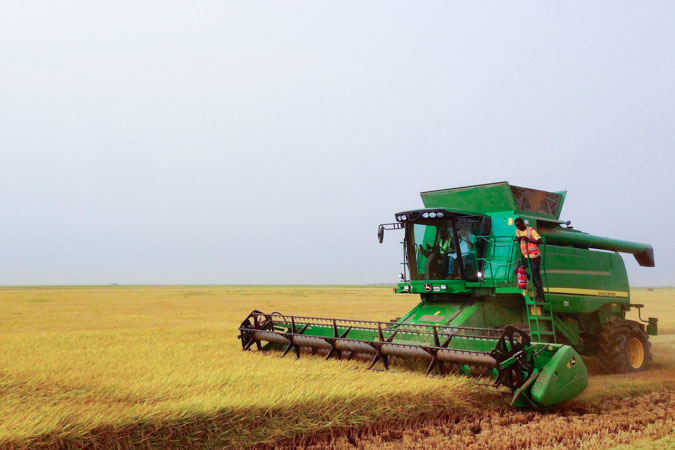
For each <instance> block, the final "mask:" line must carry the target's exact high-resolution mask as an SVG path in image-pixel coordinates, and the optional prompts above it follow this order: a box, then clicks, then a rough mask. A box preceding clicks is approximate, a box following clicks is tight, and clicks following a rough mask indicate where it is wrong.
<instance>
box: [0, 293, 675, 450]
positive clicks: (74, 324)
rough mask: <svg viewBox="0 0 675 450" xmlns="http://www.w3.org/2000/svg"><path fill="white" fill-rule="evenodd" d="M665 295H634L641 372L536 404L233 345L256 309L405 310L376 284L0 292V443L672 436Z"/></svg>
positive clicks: (348, 313) (537, 443)
mask: <svg viewBox="0 0 675 450" xmlns="http://www.w3.org/2000/svg"><path fill="white" fill-rule="evenodd" d="M674 298H675V290H673V289H656V290H653V291H648V290H634V291H633V302H635V303H644V304H645V305H646V313H647V314H648V315H651V316H657V317H659V327H660V332H661V333H662V335H661V336H658V337H656V338H652V339H653V344H654V345H653V352H654V355H655V357H654V364H653V368H652V370H650V371H648V372H646V373H644V374H640V375H628V376H618V375H611V376H607V375H595V376H593V377H591V380H590V386H589V389H588V390H587V391H586V392H585V393H584V394H583V395H582V396H580V397H579V398H578V399H575V400H574V401H572V402H569V403H567V404H565V405H563V406H562V407H560V408H558V409H556V410H554V411H553V412H547V413H538V412H531V411H519V410H512V409H509V408H504V406H503V400H502V398H501V397H500V394H499V393H497V392H495V391H494V390H492V389H489V388H485V387H483V386H479V385H476V384H475V383H474V381H475V380H470V379H467V378H462V377H452V376H449V377H445V378H438V377H425V376H423V375H422V374H420V373H417V372H411V371H408V370H406V369H404V368H401V367H393V370H391V371H389V372H384V371H367V370H366V369H365V365H364V364H363V363H361V362H358V361H337V360H331V361H327V362H324V361H322V358H320V357H309V356H308V357H305V356H304V355H303V358H302V359H300V360H295V358H293V357H291V356H290V355H289V356H287V357H285V358H281V357H279V355H278V354H265V355H263V354H256V353H252V352H242V351H241V346H240V344H239V341H238V340H237V338H236V337H237V334H238V333H237V326H238V325H239V323H240V322H241V320H242V319H243V318H244V317H245V316H246V315H247V314H248V313H249V312H250V311H251V310H252V309H259V310H262V311H269V312H271V311H282V312H285V313H289V314H306V315H317V316H336V317H352V318H362V319H373V320H388V319H390V318H393V317H398V316H400V315H401V314H402V313H404V312H406V311H408V310H409V309H410V308H411V307H412V306H413V304H414V302H415V300H414V299H413V298H411V297H410V296H404V295H393V294H392V293H391V289H390V288H386V287H344V286H339V287H307V286H278V287H275V286H266V287H248V286H238V287H228V286H168V287H165V286H155V287H153V286H142V287H126V286H107V287H41V288H37V287H35V288H34V287H30V288H0V308H1V309H2V314H1V315H0V417H2V420H1V421H0V446H2V447H54V448H56V447H71V446H94V447H112V446H114V447H130V446H133V447H157V446H164V447H186V446H200V447H201V446H218V447H246V446H254V445H255V446H258V447H274V446H282V447H283V446H287V447H292V446H307V447H313V446H316V447H324V446H334V447H346V448H350V447H364V448H367V447H375V446H377V447H390V448H410V447H415V446H417V447H420V448H429V447H434V446H437V447H447V446H457V445H459V446H464V447H470V446H476V448H478V447H483V448H485V447H486V446H490V444H489V443H490V442H492V444H495V443H496V441H495V440H494V439H497V438H498V437H499V436H502V437H501V438H499V442H501V443H502V444H500V445H502V447H501V448H513V447H509V445H511V444H509V443H510V442H518V443H519V444H518V445H515V444H513V445H515V446H518V447H520V446H528V445H530V446H534V447H547V446H548V447H551V446H564V447H570V446H582V445H583V446H590V447H600V448H606V447H611V446H615V445H645V446H646V445H666V446H668V445H672V444H673V439H675V437H674V435H673V431H672V430H673V416H672V411H673V410H675V402H674V399H673V391H674V389H675V307H674V303H673V300H674ZM523 424H528V425H529V426H528V427H523V426H522V425H523ZM561 425H564V426H561ZM504 436H520V437H518V438H517V440H513V439H515V438H505V437H504ZM542 436H544V437H545V436H549V437H550V438H544V437H542ZM492 446H493V447H494V446H496V447H498V446H497V445H492Z"/></svg>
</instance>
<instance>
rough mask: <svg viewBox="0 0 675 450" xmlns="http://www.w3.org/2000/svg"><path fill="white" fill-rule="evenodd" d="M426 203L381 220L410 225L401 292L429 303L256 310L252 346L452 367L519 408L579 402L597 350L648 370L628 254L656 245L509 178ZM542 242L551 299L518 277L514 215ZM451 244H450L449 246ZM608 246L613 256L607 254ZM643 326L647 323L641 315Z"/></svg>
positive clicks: (644, 262) (247, 341)
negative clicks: (586, 229) (588, 221)
mask: <svg viewBox="0 0 675 450" xmlns="http://www.w3.org/2000/svg"><path fill="white" fill-rule="evenodd" d="M421 195H422V201H423V202H424V206H425V208H424V209H418V210H413V211H405V212H400V213H397V214H396V215H395V218H396V222H394V223H389V224H383V225H380V226H379V229H378V238H379V240H380V242H382V239H383V237H384V231H385V230H403V232H404V239H403V242H402V244H403V251H404V261H403V263H402V264H403V268H404V271H403V273H401V274H400V275H399V277H400V279H401V280H400V282H399V283H398V285H397V287H396V288H395V289H394V290H395V292H396V293H402V294H420V297H421V302H420V303H419V304H418V305H417V306H415V307H414V308H413V309H412V310H411V311H410V312H408V313H407V314H406V315H404V316H403V317H401V318H399V319H396V320H392V321H390V322H376V321H366V320H353V319H333V318H318V317H301V316H287V315H284V314H281V313H277V312H274V313H270V314H265V313H262V312H260V311H253V312H252V313H251V314H250V315H249V316H248V317H247V318H246V319H245V320H244V321H243V323H242V324H241V326H240V328H239V330H240V332H241V334H240V336H239V338H240V339H241V342H242V346H243V349H244V350H249V349H251V348H252V347H253V346H254V345H255V346H256V348H257V349H258V350H263V351H264V350H267V349H274V348H284V353H283V354H284V355H286V354H287V353H288V352H290V351H293V352H294V353H295V354H296V356H297V357H300V349H301V348H303V347H307V348H309V349H311V351H312V353H316V352H317V351H323V352H326V353H327V355H326V359H329V358H331V357H337V358H342V357H345V356H348V357H349V358H351V357H353V356H355V355H367V356H369V357H370V358H371V363H370V368H372V367H374V366H375V364H377V363H378V362H381V363H382V364H383V365H384V367H385V368H387V369H388V368H389V359H390V357H393V356H396V357H400V358H409V359H417V360H424V361H426V362H428V368H427V371H426V373H427V374H429V373H431V372H432V370H434V368H435V369H436V370H437V371H438V372H439V373H444V371H445V370H446V369H447V368H448V366H449V367H451V368H454V369H455V371H458V372H460V373H463V374H466V375H472V374H474V375H475V374H488V375H491V376H493V377H494V386H495V387H498V386H506V387H508V388H510V389H511V390H512V392H513V397H512V401H511V404H512V405H514V406H530V407H546V406H551V405H555V404H558V403H560V402H563V401H565V400H568V399H571V398H573V397H575V396H576V395H578V394H579V393H581V392H582V391H583V390H584V389H585V388H586V386H587V384H588V379H587V371H586V366H585V365H584V362H583V360H582V359H581V357H580V356H579V355H580V354H581V355H595V356H597V357H598V358H600V360H601V361H602V362H603V366H604V367H606V368H607V369H608V371H610V372H633V371H640V370H644V369H646V368H647V366H648V364H649V361H650V359H651V352H650V343H649V340H648V335H656V333H657V319H655V318H649V319H648V320H647V321H644V322H645V323H647V326H646V327H645V325H643V324H642V323H639V322H635V321H632V320H626V318H625V316H626V312H627V311H629V310H630V309H631V308H638V309H639V308H641V307H642V306H643V305H637V304H631V303H630V290H629V285H628V277H627V275H626V268H625V266H624V263H623V259H622V258H621V256H620V255H618V254H617V253H616V252H624V253H631V254H633V255H634V256H635V258H636V259H637V261H638V263H639V264H640V265H641V266H647V267H653V266H654V252H653V249H652V247H651V246H650V245H647V244H639V243H635V242H628V241H620V240H615V239H609V238H604V237H598V236H593V235H590V234H587V233H582V232H580V231H578V230H575V229H573V228H572V226H571V225H570V222H564V221H561V220H559V217H560V211H561V209H562V206H563V202H564V200H565V195H566V192H545V191H539V190H534V189H528V188H522V187H518V186H511V185H509V184H508V183H506V182H502V183H493V184H486V185H479V186H469V187H462V188H456V189H446V190H439V191H430V192H423V193H422V194H421ZM518 217H520V218H522V219H523V220H524V221H525V222H526V224H527V225H528V226H531V227H534V228H535V229H536V230H537V231H538V232H539V234H540V235H541V237H542V240H543V244H541V245H540V246H539V247H540V250H541V258H542V264H541V275H542V278H543V282H544V283H543V284H544V291H545V298H544V299H543V301H542V300H541V299H540V300H536V299H535V295H534V287H533V286H532V284H533V283H529V287H525V288H523V284H527V283H526V281H525V280H521V283H522V284H521V286H520V287H519V285H518V283H517V277H515V274H514V270H513V269H514V264H515V263H516V261H517V260H519V259H520V248H519V245H518V243H517V242H515V231H516V227H515V224H514V220H515V219H516V218H518ZM448 240H449V241H450V244H449V245H448V243H447V242H448ZM591 249H597V250H607V251H596V250H591ZM640 320H641V321H642V318H640Z"/></svg>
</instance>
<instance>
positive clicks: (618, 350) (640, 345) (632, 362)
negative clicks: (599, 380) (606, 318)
mask: <svg viewBox="0 0 675 450" xmlns="http://www.w3.org/2000/svg"><path fill="white" fill-rule="evenodd" d="M599 347H600V348H599V350H600V351H599V355H598V356H599V357H600V360H601V361H602V363H603V366H604V368H605V370H606V371H607V372H608V373H626V372H640V371H643V370H645V369H647V367H649V363H650V362H651V359H652V353H651V343H650V342H649V336H648V335H647V333H646V332H645V330H644V326H643V325H641V324H639V323H638V322H634V321H632V320H610V322H609V323H608V324H607V325H606V326H605V328H604V329H603V330H602V336H601V338H600V342H599Z"/></svg>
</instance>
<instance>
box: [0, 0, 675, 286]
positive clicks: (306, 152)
mask: <svg viewBox="0 0 675 450" xmlns="http://www.w3.org/2000/svg"><path fill="white" fill-rule="evenodd" d="M674 24H675V3H674V2H672V1H662V2H659V1H650V2H623V1H607V2H602V1H597V2H585V1H583V2H581V1H580V2H574V1H568V2H543V1H536V2H534V1H533V2H480V3H479V4H477V3H476V2H467V1H462V2H448V1H440V2H430V1H426V2H419V1H408V2H397V1H381V2H380V1H340V2H320V1H303V2H297V1H284V2H265V1H240V2H230V1H223V0H219V1H198V2H188V1H183V2H172V1H161V2H160V1H156V2H147V1H146V2H144V1H138V0H135V1H129V2H125V1H116V2H92V1H81V2H70V1H59V2H54V1H44V2H34V1H29V0H22V1H7V2H3V3H2V6H0V152H1V155H2V159H1V160H0V207H1V208H2V212H3V216H2V220H1V221H0V255H1V256H0V284H5V285H17V284H80V283H87V284H98V283H237V284H238V283H377V282H392V283H393V282H395V281H396V274H397V273H398V272H399V270H400V264H399V263H400V262H401V248H400V245H399V244H398V243H399V241H400V236H399V235H396V234H395V233H393V232H392V233H390V234H388V235H387V236H386V237H385V243H384V244H383V245H379V244H378V243H377V239H376V231H377V225H378V224H380V223H383V222H391V221H393V214H394V213H395V212H397V211H401V210H405V209H412V208H417V207H421V206H422V202H421V200H420V197H419V192H420V191H425V190H432V189H441V188H448V187H455V186H463V185H471V184H479V183H486V182H493V181H502V180H508V181H510V182H511V183H512V184H516V185H520V186H528V187H533V188H537V189H544V190H565V189H566V190H567V191H568V196H567V202H566V205H565V207H564V208H563V214H562V218H563V219H570V220H572V221H573V224H574V225H575V227H576V228H578V229H581V230H583V231H587V232H590V233H593V234H599V235H602V236H610V237H615V238H621V239H626V240H635V241H640V242H648V243H651V244H653V245H654V248H655V256H656V268H642V267H639V266H638V265H637V264H636V263H635V262H634V259H633V257H632V256H630V255H627V256H624V260H625V261H626V265H627V267H628V271H629V277H630V279H631V283H632V284H633V285H638V286H639V285H673V284H675V271H674V269H673V267H674V264H675V256H674V255H673V253H674V252H675V245H674V244H673V243H674V239H673V233H675V225H674V223H675V213H674V212H673V208H674V205H675V203H674V198H675V182H674V181H673V177H674V171H675V167H674V166H675V164H674V163H675V156H674V149H675V26H674Z"/></svg>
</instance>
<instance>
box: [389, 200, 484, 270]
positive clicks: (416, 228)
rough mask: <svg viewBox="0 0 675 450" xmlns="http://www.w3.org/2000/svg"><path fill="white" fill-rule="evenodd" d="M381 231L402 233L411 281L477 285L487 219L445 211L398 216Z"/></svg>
mask: <svg viewBox="0 0 675 450" xmlns="http://www.w3.org/2000/svg"><path fill="white" fill-rule="evenodd" d="M395 217H396V221H397V223H394V224H387V225H380V230H381V233H382V232H383V231H384V230H385V229H400V228H404V229H405V240H404V246H405V254H406V263H407V266H408V268H409V274H410V279H411V280H413V281H414V280H466V281H477V280H478V278H479V273H480V272H481V270H482V258H483V256H484V251H485V236H486V235H487V234H489V231H490V219H489V217H487V216H483V215H479V216H476V215H468V214H462V213H457V212H453V211H449V210H446V209H421V210H415V211H405V212H400V213H397V214H396V215H395Z"/></svg>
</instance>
